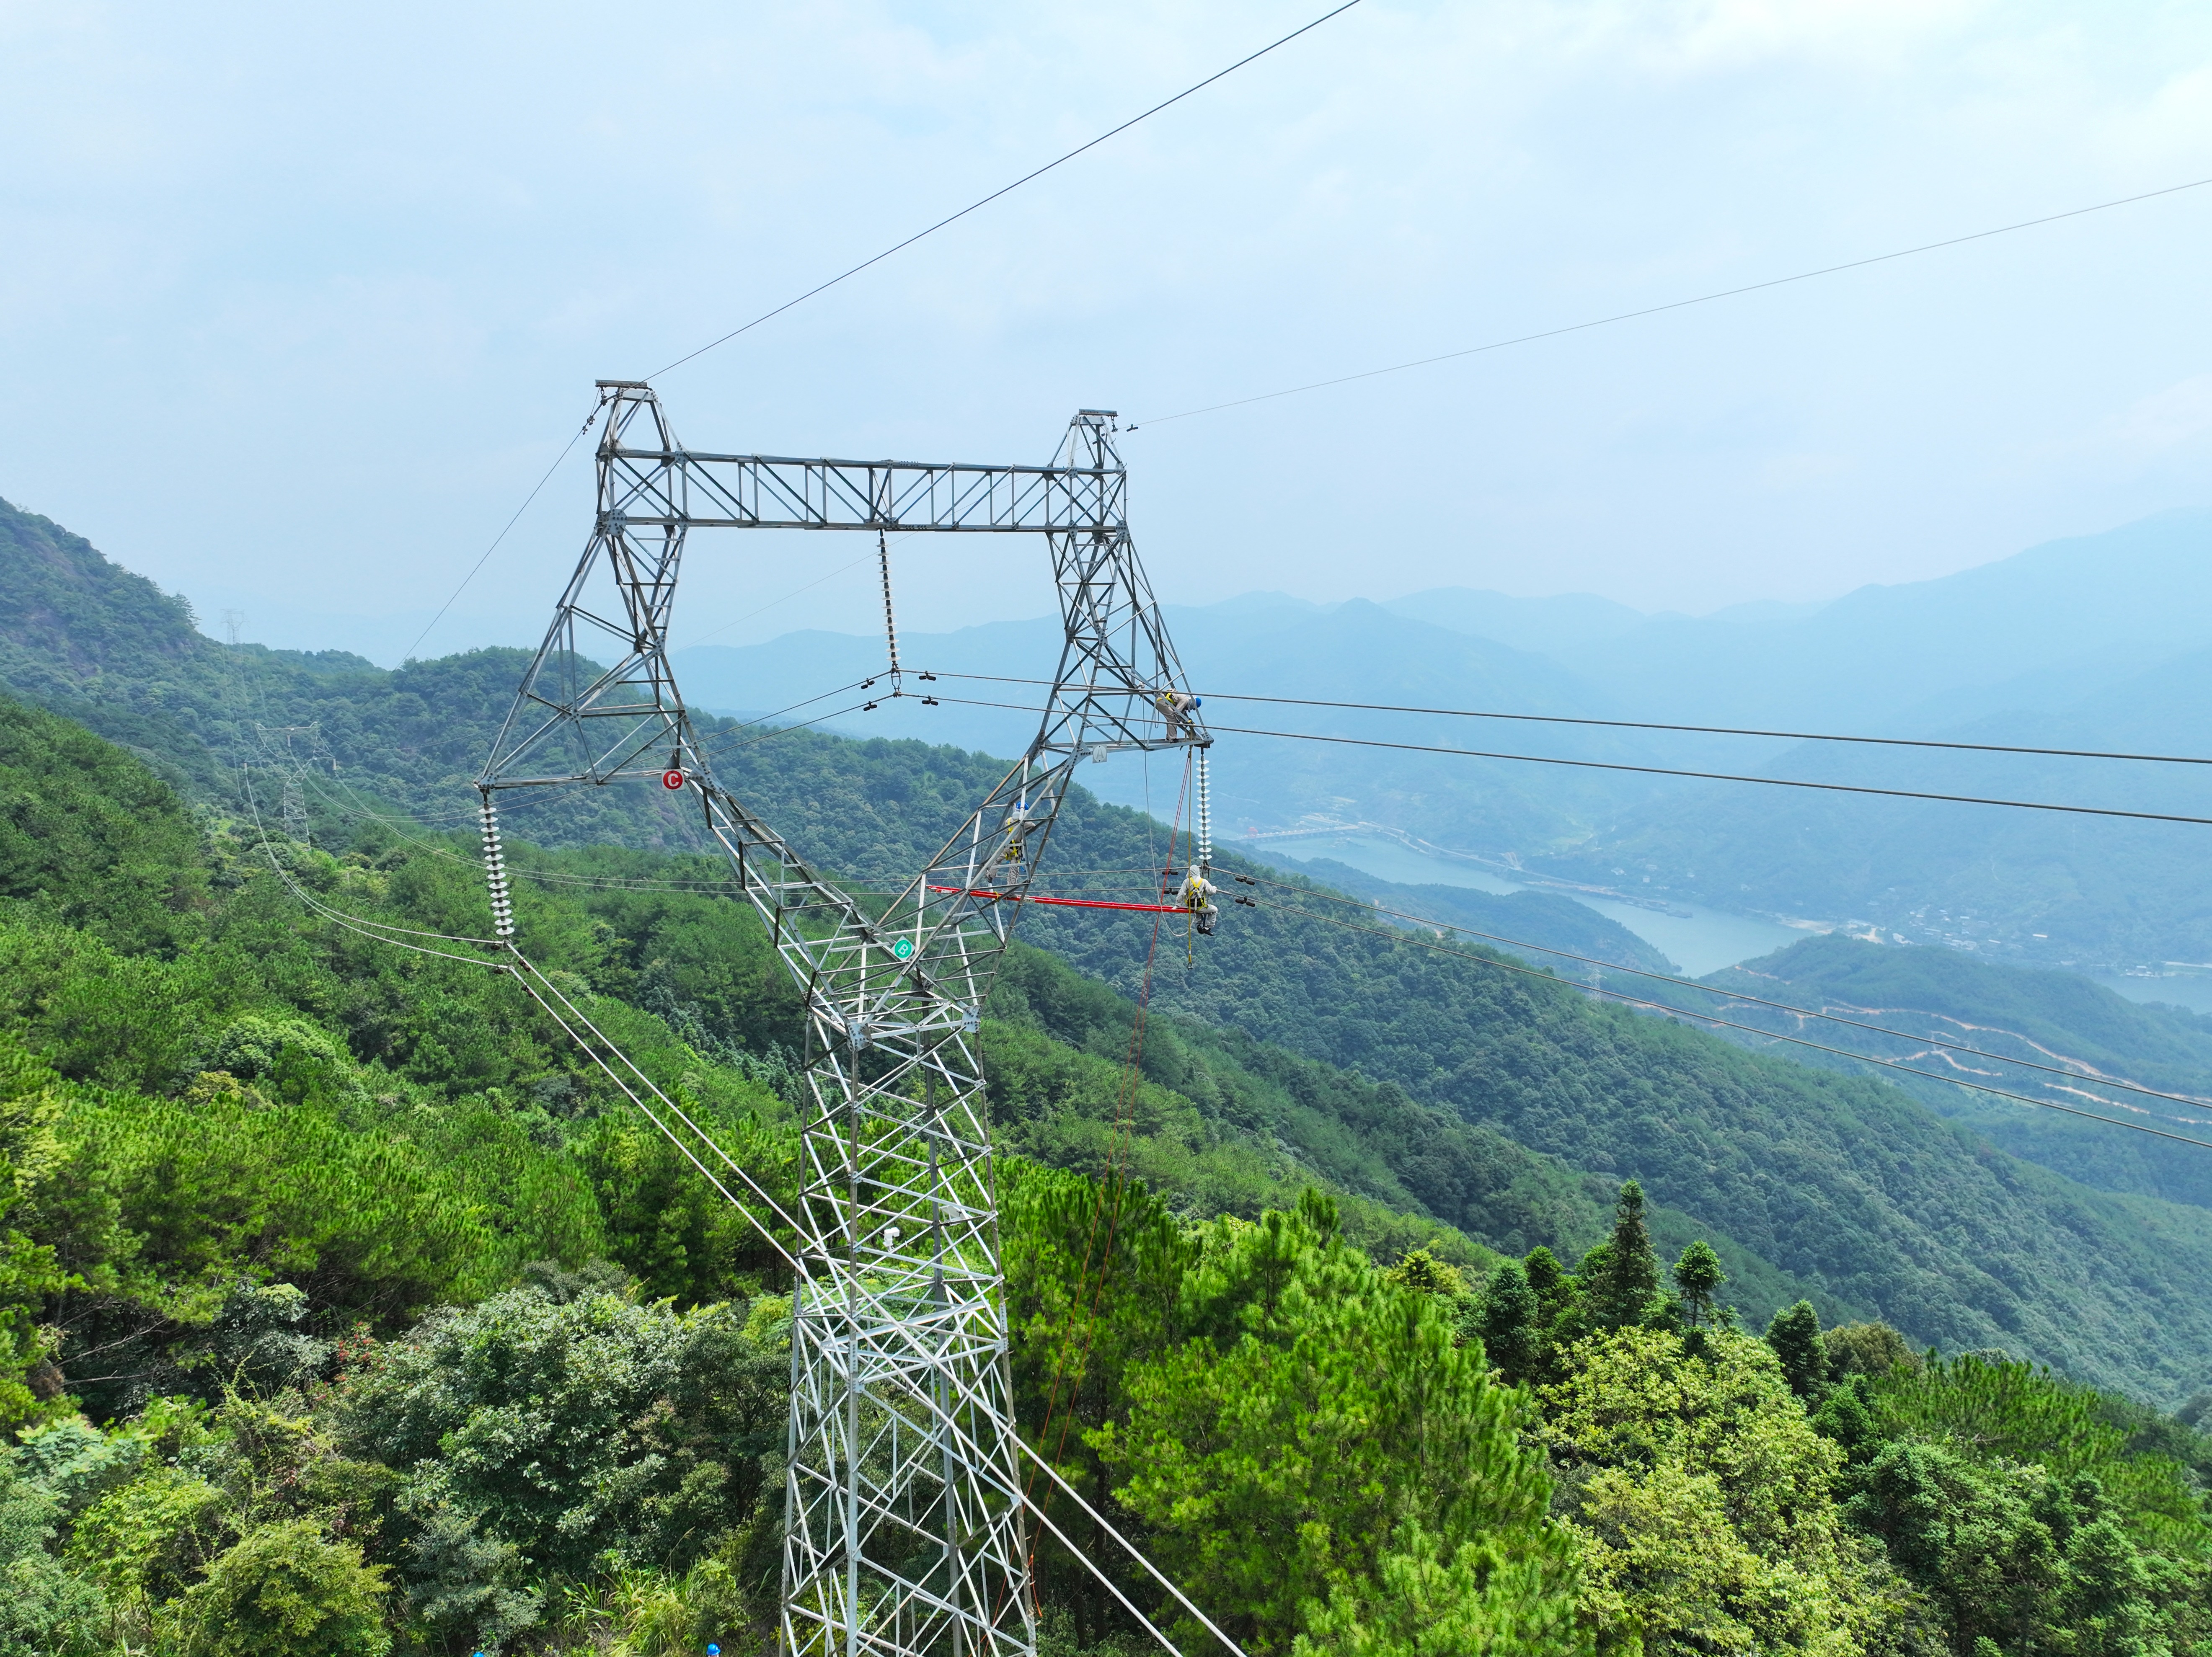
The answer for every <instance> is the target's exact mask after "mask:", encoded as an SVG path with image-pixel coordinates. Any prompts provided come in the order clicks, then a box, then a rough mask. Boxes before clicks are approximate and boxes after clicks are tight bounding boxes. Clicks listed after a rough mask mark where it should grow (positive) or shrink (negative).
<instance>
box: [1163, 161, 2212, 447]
mask: <svg viewBox="0 0 2212 1657" xmlns="http://www.w3.org/2000/svg"><path fill="white" fill-rule="evenodd" d="M2208 184H2212V179H2191V181H2190V182H2189V183H2187V184H2176V185H2167V186H2166V188H2164V189H2162V190H2146V191H2143V192H2142V194H2141V195H2136V196H2122V197H2119V198H2118V199H2117V200H2115V201H2109V202H2097V203H2093V204H2092V205H2090V206H2088V207H2075V208H2069V209H2067V210H2066V211H2065V212H2063V213H2049V214H2045V215H2044V216H2043V217H2041V218H2039V219H2022V220H2021V221H2020V222H2018V223H2016V224H2001V225H1998V226H1997V227H1996V228H1994V229H1991V230H1976V231H1972V232H1970V233H1969V234H1966V235H1963V236H1949V237H1946V238H1945V239H1944V240H1942V241H1930V242H1923V243H1922V244H1921V245H1920V246H1917V247H1900V248H1899V249H1897V250H1896V251H1895V252H1889V253H1875V254H1873V255H1871V256H1870V257H1869V258H1863V259H1847V260H1845V261H1844V263H1843V264H1824V265H1822V266H1821V267H1820V269H1818V270H1800V271H1798V272H1797V273H1796V275H1794V276H1774V277H1771V278H1770V279H1769V280H1767V281H1765V282H1747V283H1746V284H1745V285H1744V286H1742V287H1741V288H1722V289H1721V290H1719V291H1718V292H1717V293H1711V294H1698V295H1697V296H1696V297H1695V298H1692V299H1678V300H1669V301H1668V303H1666V304H1664V305H1647V306H1645V307H1643V308H1642V309H1640V310H1635V311H1621V312H1618V313H1614V314H1613V315H1612V316H1609V317H1595V318H1593V319H1590V320H1589V321H1588V322H1575V323H1569V324H1568V325H1566V326H1565V327H1563V328H1546V329H1542V330H1541V331H1538V332H1536V333H1533V334H1517V335H1516V336H1514V337H1512V338H1510V339H1495V340H1492V341H1491V342H1490V343H1488V344H1487V345H1470V346H1468V347H1467V348H1466V349H1463V350H1458V351H1441V352H1438V353H1437V355H1434V356H1425V357H1417V358H1415V359H1414V360H1413V361H1410V362H1394V363H1392V364H1390V365H1389V367H1383V368H1367V369H1363V370H1362V371H1361V372H1359V373H1356V374H1339V375H1337V376H1336V377H1335V378H1334V379H1316V380H1312V381H1310V382H1309V383H1308V384H1306V385H1289V386H1285V387H1284V388H1283V389H1282V390H1281V391H1261V392H1260V393H1258V394H1257V395H1256V396H1253V397H1239V398H1231V399H1230V400H1229V401H1228V402H1226V403H1209V404H1206V406H1205V407H1204V408H1201V409H1185V410H1183V411H1182V413H1181V414H1171V415H1147V416H1145V418H1144V419H1143V420H1142V421H1141V422H1133V423H1132V424H1131V425H1130V426H1129V428H1128V429H1129V430H1131V431H1135V430H1136V429H1137V426H1138V425H1139V424H1142V425H1146V426H1164V425H1165V424H1167V422H1170V421H1171V420H1189V419H1192V418H1194V417H1195V416H1199V415H1208V414H1218V413H1219V412H1220V411H1221V410H1224V409H1242V408H1245V407H1248V406H1249V405H1250V404H1255V403H1272V402H1273V401H1274V400H1275V399H1276V398H1285V397H1298V396H1302V395H1303V394H1304V393H1305V392H1307V391H1325V390H1327V389H1328V387H1330V386H1332V385H1351V384H1352V383H1353V382H1354V381H1356V380H1362V379H1380V378H1382V377H1383V375H1385V374H1402V373H1406V372H1407V370H1408V369H1413V368H1426V367H1431V366H1432V365H1434V364H1436V363H1439V362H1452V361H1457V360H1458V359H1459V358H1462V357H1470V356H1480V355H1484V354H1485V353H1486V352H1490V351H1503V350H1504V349H1507V348H1508V347H1510V346H1515V345H1528V344H1533V343H1534V342H1536V341H1537V340H1541V339H1558V338H1559V337H1562V336H1563V335H1566V334H1580V333H1587V332H1588V331H1589V330H1591V329H1593V328H1609V327H1611V326H1613V325H1614V324H1615V323H1620V322H1633V321H1635V320H1636V319H1638V318H1639V317H1656V316H1659V315H1662V314H1663V313H1666V312H1668V311H1683V310H1687V309H1688V308H1689V307H1692V306H1696V305H1711V304H1712V303H1713V302H1714V301H1715V300H1724V299H1736V298H1739V297H1741V295H1743V294H1757V293H1763V292H1764V291H1765V290H1766V289H1767V288H1787V287H1789V286H1790V284H1792V283H1793V282H1811V281H1813V280H1814V279H1815V278H1816V277H1820V276H1837V275H1839V274H1841V273H1842V272H1844V271H1845V270H1864V269H1866V268H1867V267H1868V266H1869V265H1873V264H1888V263H1890V262H1891V261H1892V260H1893V259H1909V258H1913V257H1915V256H1916V255H1917V254H1921V253H1933V252H1937V251H1938V250H1939V249H1942V248H1946V247H1961V246H1965V245H1966V243H1968V242H1972V241H1986V240H1989V239H1990V237H1992V236H2008V235H2011V234H2013V233H2014V232H2015V231H2017V230H2033V229H2034V228H2037V227H2038V226H2039V225H2045V224H2058V223H2061V222H2063V221H2065V220H2067V219H2078V218H2081V217H2083V216H2084V215H2087V214H2091V213H2108V212H2110V211H2111V210H2112V209H2114V208H2116V207H2132V206H2134V205H2135V204H2136V203H2137V202H2148V201H2156V200H2157V199H2158V198H2159V197H2161V196H2178V195H2179V194H2181V193H2182V191H2186V190H2202V189H2203V187H2204V186H2205V185H2208Z"/></svg>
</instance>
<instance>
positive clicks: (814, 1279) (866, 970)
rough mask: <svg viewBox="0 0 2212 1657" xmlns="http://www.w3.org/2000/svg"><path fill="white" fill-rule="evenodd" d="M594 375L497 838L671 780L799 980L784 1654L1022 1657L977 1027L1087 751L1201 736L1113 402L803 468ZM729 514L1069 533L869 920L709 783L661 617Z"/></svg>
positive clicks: (773, 525)
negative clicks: (1056, 653)
mask: <svg viewBox="0 0 2212 1657" xmlns="http://www.w3.org/2000/svg"><path fill="white" fill-rule="evenodd" d="M600 391H601V396H602V399H603V404H602V408H603V413H604V415H605V428H604V429H603V431H602V434H601V437H600V441H599V503H598V515H597V519H596V521H595V523H594V525H593V527H592V537H591V540H590V542H589V543H588V544H587V545H586V548H585V549H584V555H583V557H582V559H581V561H580V562H579V563H578V564H577V566H576V571H575V574H574V576H573V577H572V578H571V579H570V580H569V583H568V588H567V590H566V591H565V592H563V593H562V596H561V600H560V604H559V607H558V609H557V610H556V612H555V614H554V618H553V623H552V626H551V627H550V628H549V629H548V630H547V632H546V634H545V641H544V644H543V645H542V646H539V648H538V654H537V656H536V658H535V659H533V660H532V663H531V665H530V668H529V671H528V672H527V673H526V676H525V677H524V679H523V683H522V686H521V689H520V694H519V695H517V697H516V699H515V702H514V706H513V710H512V712H511V713H509V714H508V716H507V723H506V725H505V726H504V727H503V728H502V729H501V732H500V735H499V737H498V740H497V742H496V744H495V746H494V749H493V751H492V755H491V758H490V760H489V762H488V763H487V764H486V766H485V768H484V772H483V776H482V778H481V779H480V780H479V785H478V786H479V787H480V788H481V790H482V791H483V799H484V804H485V819H486V822H487V825H489V824H491V823H492V822H493V820H494V813H493V809H492V804H491V802H492V799H493V797H494V795H495V793H496V792H500V791H503V790H507V789H513V788H538V787H549V786H557V785H562V784H570V783H579V782H588V783H594V784H605V783H611V782H615V781H617V780H626V779H642V780H648V781H651V782H653V783H655V784H658V785H660V786H665V787H667V788H668V789H670V790H671V791H674V790H678V789H680V790H682V791H683V793H682V798H684V801H685V803H686V809H696V810H697V812H698V813H699V822H700V823H701V825H702V828H703V829H704V831H705V832H706V834H707V835H710V836H711V837H712V838H713V840H714V841H715V842H716V843H718V844H719V845H720V847H721V849H722V851H723V852H724V853H726V855H727V857H728V859H729V860H730V862H731V864H732V867H733V868H734V870H735V871H736V873H737V875H738V878H739V880H740V882H741V883H742V884H743V887H744V892H745V894H746V895H747V896H748V897H749V898H750V900H751V901H752V902H753V904H754V905H755V906H756V907H757V909H758V910H759V912H760V913H761V915H762V917H763V920H764V921H765V922H766V924H767V926H768V929H769V937H770V938H771V939H772V940H773V942H774V944H775V948H776V949H777V950H778V951H779V952H780V953H781V955H782V956H783V959H784V961H785V962H786V964H787V966H788V967H789V968H790V969H791V972H792V974H793V976H794V977H795V978H796V979H797V980H798V982H799V986H800V987H801V988H802V990H803V991H804V992H805V999H806V1011H807V1017H808V1019H809V1021H810V1025H811V1030H810V1049H811V1052H810V1059H811V1064H810V1066H809V1068H808V1070H807V1072H806V1081H807V1085H808V1095H809V1096H808V1100H807V1102H806V1104H805V1108H804V1110H803V1113H802V1114H803V1117H804V1120H803V1121H802V1124H801V1134H802V1145H803V1157H804V1162H803V1187H804V1188H803V1192H802V1194H801V1199H800V1203H799V1210H798V1211H797V1213H796V1215H795V1216H794V1218H795V1220H796V1222H797V1226H798V1229H799V1234H800V1235H799V1240H798V1247H797V1250H796V1253H797V1256H798V1263H799V1281H798V1284H797V1285H796V1290H795V1295H794V1304H793V1338H792V1414H791V1424H790V1439H789V1473H788V1478H787V1533H786V1540H785V1544H784V1587H783V1592H784V1600H783V1642H784V1649H785V1650H786V1652H787V1653H788V1654H792V1657H797V1654H800V1653H819V1654H823V1657H829V1654H831V1653H833V1652H842V1653H843V1654H845V1657H857V1654H860V1653H861V1652H863V1651H866V1652H870V1653H899V1654H906V1653H917V1654H919V1653H927V1654H933V1657H1002V1654H1012V1653H1016V1652H1020V1653H1028V1652H1032V1651H1034V1649H1035V1648H1036V1627H1035V1624H1034V1620H1033V1617H1034V1611H1033V1605H1032V1601H1031V1595H1030V1581H1029V1566H1028V1558H1029V1547H1028V1542H1027V1538H1026V1527H1025V1526H1024V1519H1023V1507H1024V1498H1023V1495H1022V1485H1021V1482H1020V1479H1019V1477H1018V1468H1017V1460H1016V1454H1017V1447H1016V1443H1015V1440H1014V1434H1015V1431H1016V1429H1015V1426H1014V1423H1013V1419H1012V1394H1011V1381H1010V1377H1009V1374H1008V1368H1007V1344H1006V1337H1007V1326H1006V1309H1005V1306H1004V1302H1003V1298H1002V1281H1001V1277H1000V1263H999V1248H998V1236H997V1213H996V1200H995V1195H994V1184H993V1179H992V1170H991V1144H990V1130H989V1124H988V1120H987V1109H986V1103H985V1098H984V1090H983V1075H982V1069H981V1063H980V1055H979V1053H978V1051H977V1041H976V1030H977V1025H978V1020H979V1018H980V1016H981V1011H982V1007H983V1003H984V999H985V998H986V997H987V994H988V993H989V991H990V987H991V982H992V980H993V977H994V974H995V973H996V971H997V968H998V966H999V962H1000V956H1002V954H1003V952H1004V950H1005V948H1006V937H1007V933H1008V931H1009V929H1010V928H1011V926H1012V922H1013V918H1014V916H1015V914H1016V913H1017V912H1018V908H1019V907H1020V906H1019V903H1018V901H1015V900H1018V899H1020V898H1021V897H1023V896H1024V895H1025V894H1026V893H1027V892H1028V890H1029V888H1030V883H1031V882H1032V881H1033V880H1034V879H1035V878H1036V871H1037V865H1038V862H1039V859H1041V858H1042V855H1043V853H1044V849H1045V845H1046V842H1047V841H1048V838H1049V837H1050V835H1051V832H1052V828H1053V823H1054V817H1055V816H1056V814H1057V813H1058V811H1059V809H1060V802H1061V800H1062V799H1063V798H1065V796H1066V791H1067V788H1068V786H1069V783H1070V780H1071V777H1072V774H1073V770H1074V768H1075V766H1076V764H1077V762H1079V760H1080V759H1081V758H1082V757H1083V756H1085V755H1086V754H1088V755H1091V756H1097V757H1103V756H1104V755H1105V754H1106V753H1107V752H1109V751H1113V750H1128V749H1136V750H1153V749H1162V748H1193V747H1196V748H1203V747H1204V745H1205V744H1206V742H1207V741H1208V740H1209V739H1208V737H1206V734H1205V731H1204V729H1203V727H1202V726H1201V725H1200V724H1199V723H1198V722H1197V720H1196V719H1195V718H1194V715H1193V713H1192V712H1191V710H1190V707H1189V696H1188V690H1189V687H1188V683H1186V681H1185V679H1184V677H1183V674H1182V669H1181V667H1180V665H1178V663H1177V662H1176V655H1175V651H1174V647H1173V646H1172V645H1171V644H1170V641H1169V639H1168V636H1167V633H1166V631H1165V629H1164V627H1163V626H1162V623H1161V620H1160V614H1159V607H1158V604H1157V603H1156V602H1155V601H1154V599H1153V597H1152V590H1151V587H1150V586H1149V584H1148V583H1147V582H1146V578H1145V574H1144V572H1143V570H1142V568H1140V567H1139V564H1138V562H1137V557H1136V553H1135V550H1134V549H1133V546H1132V545H1131V543H1130V540H1129V533H1128V526H1127V523H1126V521H1125V519H1124V513H1123V503H1124V500H1125V477H1124V473H1123V469H1122V465H1121V458H1120V456H1119V455H1118V454H1117V453H1116V452H1115V448H1114V444H1113V431H1114V428H1113V423H1112V416H1111V415H1110V414H1109V413H1107V412H1104V411H1101V410H1084V411H1083V412H1081V413H1079V414H1078V415H1077V416H1075V418H1074V420H1073V422H1071V423H1070V425H1069V427H1068V430H1067V434H1066V439H1065V440H1064V442H1063V443H1062V445H1061V446H1060V452H1059V453H1058V454H1057V455H1056V456H1055V458H1054V460H1053V461H1052V463H1051V464H1047V465H1042V466H971V465H921V464H908V463H904V462H888V461H886V462H865V461H842V460H802V459H787V458H776V457H772V456H765V455H737V454H708V453H701V452H695V451H691V450H687V449H685V448H684V447H683V446H681V445H680V444H678V442H677V440H676V439H675V438H674V436H673V435H672V434H671V431H670V429H669V425H668V422H667V418H666V416H665V413H664V411H663V410H662V409H661V406H660V404H659V399H658V398H656V397H655V396H654V394H653V391H651V390H650V388H648V387H647V386H646V385H642V384H639V383H634V382H629V381H604V382H602V383H601V386H600ZM708 528H714V529H804V530H859V531H874V532H878V533H882V532H885V531H897V532H911V531H945V532H950V533H969V534H1038V535H1042V536H1043V537H1044V538H1045V540H1046V543H1047V544H1048V547H1049V549H1050V552H1051V557H1052V564H1053V571H1054V577H1055V580H1056V581H1057V584H1058V587H1059V592H1060V614H1061V617H1062V620H1063V621H1064V622H1065V637H1064V642H1063V644H1062V647H1061V651H1060V665H1059V668H1058V671H1057V672H1056V673H1055V674H1054V680H1053V686H1052V690H1051V693H1050V695H1049V696H1048V699H1047V701H1046V703H1045V707H1044V713H1043V719H1042V723H1041V725H1040V726H1039V729H1038V731H1037V736H1036V741H1035V742H1034V743H1032V744H1030V750H1029V751H1028V752H1027V753H1026V754H1025V755H1024V756H1023V757H1022V759H1021V761H1020V762H1018V764H1016V765H1015V766H1014V767H1013V768H1012V770H1010V771H1009V772H1007V774H1006V776H1005V778H1004V779H1003V780H1001V781H1000V784H999V785H998V786H997V787H996V788H994V790H993V791H992V792H991V794H990V796H989V798H987V799H986V800H984V801H983V803H982V804H981V805H980V806H978V807H977V808H976V810H975V812H974V814H973V815H972V816H969V819H968V820H967V822H964V823H963V825H962V826H961V828H960V829H959V831H958V832H957V834H955V835H953V836H952V837H951V839H950V840H949V841H946V842H945V846H944V847H943V848H942V849H941V850H940V851H939V853H937V855H936V856H935V857H934V858H933V859H931V860H930V862H929V864H928V866H927V868H925V869H924V870H922V871H921V872H920V873H918V874H917V875H916V877H915V879H914V881H913V882H912V883H911V884H909V885H908V887H907V888H906V889H904V890H903V891H902V892H901V893H899V895H897V896H896V898H894V899H892V900H891V901H890V902H889V904H888V905H887V906H885V907H884V908H883V909H882V910H881V911H880V912H874V911H872V910H869V909H866V908H863V907H861V906H860V905H859V904H857V903H856V902H854V901H853V899H852V898H850V897H849V896H848V895H847V894H846V893H845V892H843V891H842V889H839V888H838V887H837V886H836V885H835V884H833V883H831V882H829V880H827V879H825V878H823V877H822V876H820V875H818V874H817V873H816V872H815V871H813V870H812V869H811V868H810V867H809V866H808V865H807V864H806V862H805V859H802V858H801V857H800V856H799V853H797V852H796V851H794V850H793V848H792V847H791V846H790V845H789V844H788V843H787V842H786V841H784V839H783V838H782V837H781V835H778V834H777V833H776V832H775V830H774V829H771V828H770V827H769V825H768V824H767V823H765V822H763V821H762V820H761V819H760V818H759V817H758V816H756V815H754V813H753V812H752V811H750V810H748V809H747V807H746V806H745V805H744V803H743V802H741V801H740V800H738V798H736V797H735V796H734V795H733V794H732V793H731V792H730V791H729V790H728V789H726V788H725V787H724V786H722V785H721V784H720V783H719V782H718V781H716V780H715V777H714V768H713V766H712V764H711V762H710V756H709V755H708V752H707V751H706V750H705V749H704V748H703V747H702V743H701V740H700V737H699V733H698V732H697V731H696V730H695V729H694V727H693V725H692V722H691V719H690V716H689V715H688V714H687V713H685V711H684V702H683V699H682V697H681V696H680V695H678V690H677V686H676V681H675V677H674V676H673V675H672V673H671V671H670V668H669V663H668V659H667V640H668V626H669V617H670V615H671V610H672V608H673V605H674V603H675V598H676V590H677V578H678V570H679V567H680V565H681V562H682V560H683V557H684V551H685V549H686V543H687V539H688V537H689V536H690V532H691V531H693V530H696V529H708ZM609 662H611V665H601V664H603V663H609ZM488 838H489V836H488ZM494 856H495V853H494ZM495 874H496V867H495ZM502 893H503V889H500V890H499V891H495V901H501V902H503V901H504V899H503V895H501V894H502ZM501 927H502V933H504V931H505V929H506V928H507V921H506V920H505V919H504V914H503V913H502V918H501Z"/></svg>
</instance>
